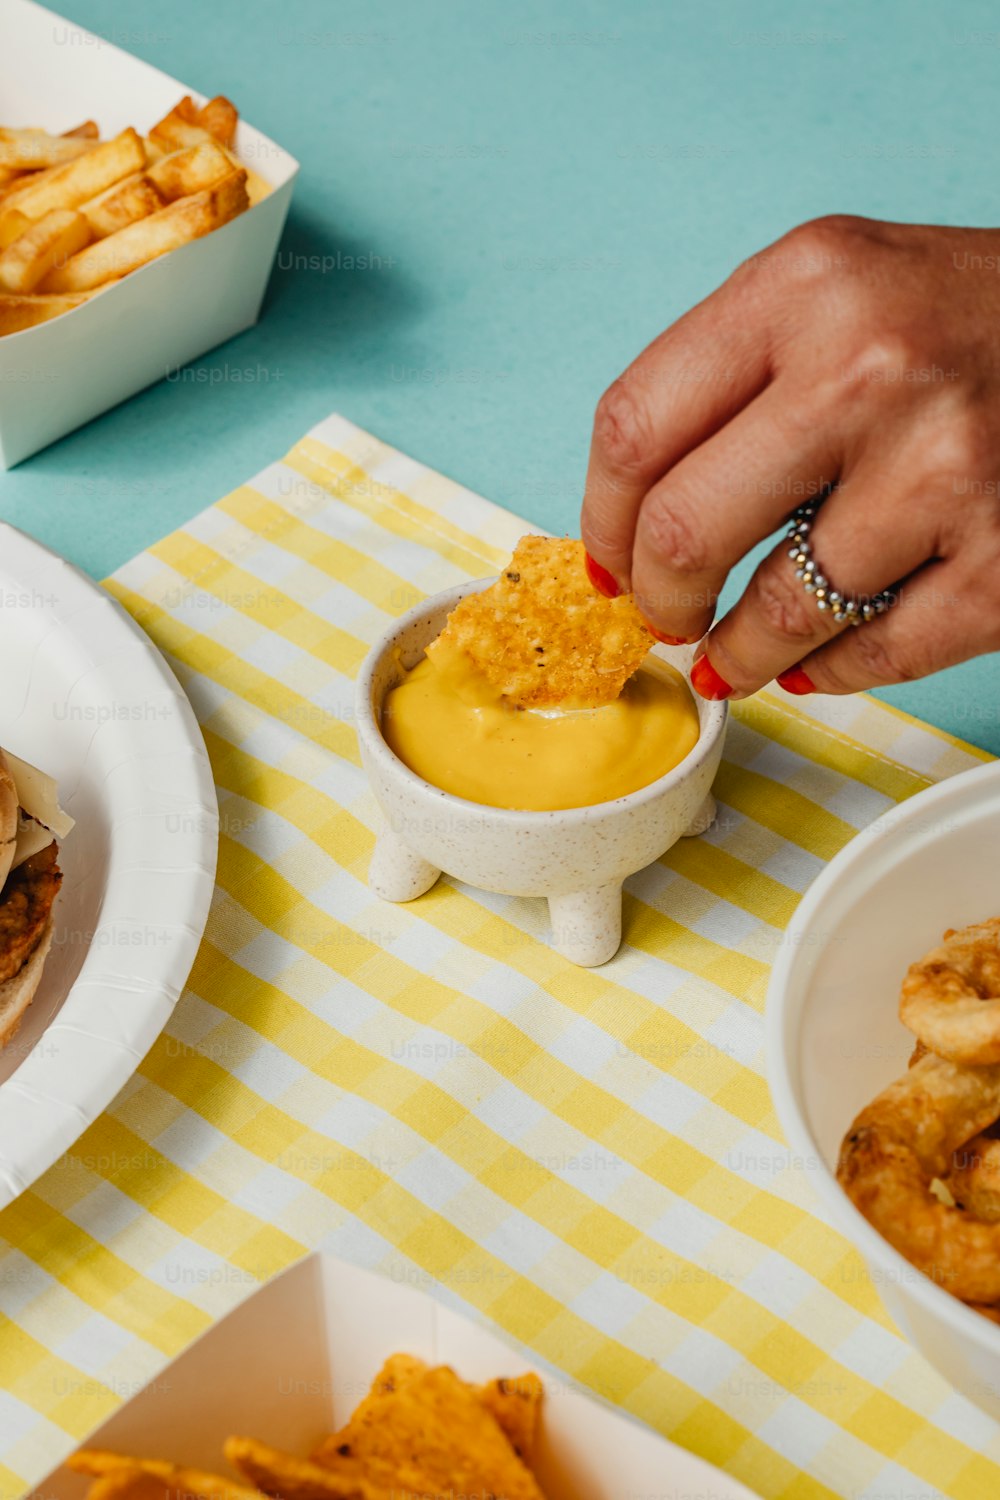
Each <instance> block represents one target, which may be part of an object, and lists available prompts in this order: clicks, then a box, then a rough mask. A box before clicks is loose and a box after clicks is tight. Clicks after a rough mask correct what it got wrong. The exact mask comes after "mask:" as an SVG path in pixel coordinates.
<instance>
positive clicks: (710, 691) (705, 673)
mask: <svg viewBox="0 0 1000 1500" xmlns="http://www.w3.org/2000/svg"><path fill="white" fill-rule="evenodd" d="M691 686H692V687H693V688H694V690H695V692H696V693H697V694H698V695H699V697H701V698H709V699H711V700H712V701H713V702H717V701H718V700H719V699H720V698H728V697H729V694H730V693H731V692H732V688H731V687H730V686H729V683H728V682H727V681H726V679H725V678H724V677H720V676H719V674H718V672H717V671H716V670H715V668H714V667H713V666H712V663H711V662H710V661H709V659H708V657H707V656H699V658H698V660H697V661H696V662H695V664H694V666H693V667H692V668H691Z"/></svg>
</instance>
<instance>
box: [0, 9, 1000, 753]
mask: <svg viewBox="0 0 1000 1500" xmlns="http://www.w3.org/2000/svg"><path fill="white" fill-rule="evenodd" d="M53 3H54V4H55V8H57V9H60V10H61V11H62V12H63V13H64V14H67V15H68V16H69V17H70V18H71V19H72V20H74V21H76V22H78V23H80V24H81V25H83V26H86V27H89V28H90V29H91V30H93V31H95V32H97V33H98V34H99V35H102V36H104V37H107V38H108V39H110V40H111V41H113V42H115V43H117V44H118V45H120V46H122V47H124V48H125V49H126V50H128V51H130V52H134V53H136V54H138V55H139V56H141V57H143V58H146V59H147V60H148V61H149V62H151V63H153V64H155V65H156V66H157V67H160V68H162V69H164V70H165V71H166V72H168V73H171V74H173V75H175V76H176V77H178V78H180V79H182V80H184V82H185V83H186V84H188V85H190V86H191V87H193V88H196V89H199V90H202V91H204V92H206V93H216V92H222V93H226V94H228V95H230V96H231V97H232V98H233V99H234V100H235V101H236V102H237V103H238V105H239V106H240V108H241V110H242V111H243V112H244V114H245V115H246V116H247V118H248V119H249V120H251V121H252V123H253V124H255V125H256V126H257V127H259V128H260V129H261V130H263V131H264V132H265V133H266V134H268V135H269V136H272V137H273V138H274V139H275V140H277V141H279V142H280V143H281V144H282V145H284V146H285V147H287V149H288V150H289V151H291V152H292V154H293V155H295V156H296V157H298V158H299V160H300V161H301V163H302V174H301V176H300V178H299V181H298V183H297V185H296V191H295V197H294V200H293V204H292V210H291V215H290V218H289V223H288V226H287V229H286V233H285V238H284V241H283V245H282V252H281V257H280V262H281V263H280V264H279V266H278V268H277V269H276V271H275V274H274V276H273V278H272V282H271V287H270V291H269V293H268V298H267V301H266V304H265V309H264V315H263V319H262V321H261V323H260V325H259V326H258V327H257V328H255V329H252V330H250V331H249V332H248V333H246V334H244V335H243V336H242V337H241V338H239V339H237V340H235V341H233V342H231V343H230V344H228V345H226V346H224V347H223V348H221V349H218V350H216V351H215V352H214V353H212V354H210V355H209V356H208V357H207V358H205V359H204V360H202V361H200V366H201V367H203V368H204V369H205V370H206V371H211V372H214V375H213V376H211V377H209V376H206V377H204V378H203V379H201V380H197V381H194V380H187V381H185V380H175V381H172V382H162V383H161V384H160V385H158V386H156V387H154V388H152V389H150V390H148V391H146V392H144V393H143V394H141V395H139V396H137V397H135V398H134V399H133V400H131V401H128V402H127V403H125V404H124V405H122V406H120V407H118V408H117V409H116V410H114V411H112V412H110V413H109V414H107V415H106V416H104V417H102V418H100V419H99V420H97V421H95V422H92V423H91V424H90V425H89V426H87V427H85V428H83V429H82V430H80V431H79V432H77V433H75V434H73V435H71V436H70V437H68V438H66V439H64V440H63V441H62V442H61V443H58V444H56V445H55V446H54V447H52V448H50V449H48V450H47V451H46V452H44V453H42V454H40V455H38V456H37V457H35V458H33V459H31V460H29V461H27V462H26V463H24V464H22V465H21V466H20V467H19V468H18V469H16V470H14V471H12V472H11V473H9V474H6V475H0V515H2V516H3V517H4V518H5V519H7V520H10V521H12V522H13V523H14V524H15V525H17V526H20V527H22V528H23V529H24V530H26V531H28V532H31V533H32V534H33V535H35V536H37V537H39V538H41V539H42V540H43V541H44V542H46V543H48V544H49V545H50V546H52V547H54V548H57V549H58V550H59V551H61V552H63V553H64V554H65V555H66V556H68V557H69V558H71V559H72V560H73V561H74V562H76V563H78V564H79V565H80V566H81V567H83V568H84V569H86V570H87V571H88V572H89V573H91V574H93V575H94V576H95V577H103V576H104V575H106V574H108V573H110V572H111V571H112V570H113V569H114V568H116V567H117V566H118V565H119V564H120V563H122V562H124V561H125V560H126V559H127V558H128V557H130V556H131V555H133V554H134V553H135V552H137V551H139V550H141V549H142V548H143V547H145V546H147V545H149V544H150V543H151V542H153V541H155V540H156V539H157V538H158V537H160V536H162V535H164V534H165V533H167V532H169V531H171V530H172V529H174V528H175V527H176V526H178V525H180V524H181V523H182V522H183V521H185V520H186V519H188V518H189V517H190V516H192V515H193V514H195V513H196V512H197V511H198V510H200V509H202V508H203V507H204V506H205V505H207V504H209V503H210V502H211V501H213V500H215V499H217V498H218V497H219V496H220V495H222V494H224V493H226V492H227V491H228V490H230V489H232V488H233V487H234V486H236V485H237V484H239V483H240V482H242V481H243V480H244V479H246V478H248V477H249V476H250V475H252V474H253V473H254V472H255V471H256V470H257V469H259V468H261V467H263V466H264V465H265V464H267V463H268V462H270V461H272V460H273V459H276V458H278V457H280V456H281V455H282V454H283V453H284V452H285V451H286V450H287V448H288V447H289V446H290V445H291V444H292V442H293V441H294V440H295V439H296V438H297V437H299V436H300V435H301V434H302V433H303V432H304V431H305V430H306V429H307V428H308V427H309V426H310V425H311V424H312V423H314V422H316V421H318V420H319V419H320V418H321V417H323V416H325V415H326V414H327V413H328V412H330V411H332V410H338V411H340V412H342V413H344V414H345V415H346V416H348V417H349V418H351V419H352V420H353V421H355V422H357V423H359V424H360V425H361V426H363V427H366V428H368V429H370V430H371V431H372V432H374V433H376V434H377V435H378V436H379V437H381V438H383V439H385V440H386V441H387V442H389V443H392V444H393V445H395V446H397V447H399V448H402V449H404V450H405V451H406V452H408V453H410V454H412V455H413V456H414V457H415V458H418V459H420V460H422V461H423V462H425V463H428V464H430V465H432V466H433V467H435V468H437V469H440V470H442V471H443V472H445V473H446V474H449V475H451V476H452V477H454V478H456V479H458V480H461V481H462V482H463V483H465V484H467V485H469V486H471V487H472V488H473V489H476V490H479V491H481V492H482V493H483V494H485V495H488V496H489V497H490V498H491V499H493V500H496V501H498V502H499V503H500V504H503V505H506V506H509V507H511V508H512V509H514V510H516V511H520V512H521V513H523V514H524V515H525V516H527V517H529V518H530V519H531V520H532V521H534V522H535V523H536V524H539V525H542V526H546V527H549V528H551V529H553V530H556V531H560V530H576V528H577V517H578V510H579V501H580V494H581V485H582V480H583V474H584V469H585V463H586V456H587V446H588V440H589V430H590V422H591V417H592V413H593V408H594V404H595V402H596V400H597V398H598V396H599V395H600V393H601V391H602V389H603V388H604V387H605V386H606V385H607V384H609V382H610V381H611V380H612V379H613V378H614V377H615V375H617V374H618V373H619V372H620V370H621V369H622V367H623V366H624V365H625V364H626V363H627V362H628V361H629V360H630V359H631V358H632V356H633V355H634V354H636V353H637V352H638V350H639V349H640V348H641V347H642V346H643V345H644V344H645V343H647V342H648V340H649V339H650V338H652V337H653V336H654V335H655V334H656V333H657V332H659V330H660V329H661V328H663V327H664V326H665V325H666V324H668V323H669V322H671V321H672V320H673V319H674V318H676V317H677V316H678V315H679V314H680V313H682V312H683V311H684V310H685V309H686V308H687V307H689V306H690V305H691V304H692V303H693V302H695V301H697V300H699V299H700V298H702V297H704V296H705V295H706V294H707V293H708V292H710V291H711V290H712V288H713V287H714V286H716V285H717V284H718V283H719V282H720V281H722V280H723V279H724V278H725V277H726V276H727V275H728V274H729V272H730V271H731V270H732V268H733V267H734V266H735V265H736V264H737V262H738V261H740V260H741V259H743V258H744V257H746V256H747V255H750V254H752V253H753V252H754V251H757V250H759V249H761V248H763V247H764V246H766V245H767V244H768V243H769V242H770V241H772V240H773V239H775V238H776V237H777V236H778V235H780V234H782V233H783V232H784V231H785V230H786V229H788V228H789V227H791V226H792V225H793V224H795V223H796V222H798V221H800V220H802V219H806V218H810V217H812V216H815V215H817V214H822V213H827V212H831V211H846V212H853V213H862V214H868V215H873V216H876V217H882V218H893V219H903V220H914V221H920V220H923V221H935V222H949V223H956V224H966V223H970V224H991V223H994V224H995V223H997V222H998V219H1000V200H998V187H997V172H996V141H997V134H996V131H997V126H996V119H997V112H996V97H997V96H996V80H997V76H998V69H1000V13H998V12H997V11H996V9H995V7H993V6H992V5H991V4H990V3H989V0H963V3H956V4H953V5H951V6H949V7H945V6H943V5H941V4H940V3H939V0H849V3H844V0H839V3H826V0H818V3H814V4H810V5H809V6H803V5H798V4H794V3H791V0H757V3H749V0H697V3H694V0H621V3H618V4H615V5H611V4H599V3H596V0H502V3H492V0H367V3H364V4H361V3H354V0H343V3H340V0H337V3H329V0H285V3H281V4H275V3H274V0H212V3H211V4H206V3H205V0H173V3H171V4H170V5H163V4H160V3H157V4H155V5H152V4H149V3H148V0H135V3H130V4H129V5H128V6H127V7H126V6H124V5H123V4H121V0H64V3H63V5H61V6H60V5H59V3H58V0H53ZM0 5H2V0H0ZM85 60H86V59H85V54H82V55H81V66H83V65H85ZM6 61H8V60H7V59H5V62H6ZM98 105H99V101H95V113H98ZM0 115H2V100H0ZM38 123H40V124H43V123H44V121H39V122H38ZM146 123H151V122H143V121H138V122H137V124H140V125H141V124H146ZM309 257H313V258H315V260H314V262H313V264H315V263H316V262H319V263H320V264H321V263H322V259H323V257H327V258H329V257H332V258H333V260H334V261H335V262H336V268H335V269H332V270H322V269H308V266H309V264H310V261H309V259H308V258H309ZM303 258H305V259H303ZM304 266H305V267H307V268H305V269H303V267H304ZM212 380H214V382H215V383H211V381H212ZM752 562H753V559H750V560H748V561H747V562H745V563H744V564H743V565H742V566H741V568H740V569H738V570H737V572H736V573H735V574H734V575H733V578H732V579H731V580H730V585H729V587H728V589H727V594H726V596H725V597H724V601H723V602H724V603H726V602H731V600H732V599H733V598H734V597H735V593H736V591H737V589H738V588H739V587H740V584H741V582H742V581H744V580H745V578H746V577H747V576H748V572H749V569H750V567H751V566H752ZM880 696H883V697H885V698H886V699H888V700H889V701H890V702H892V703H895V704H897V705H898V706H900V707H902V708H905V709H907V710H909V711H910V712H911V713H914V714H917V715H919V716H920V717H922V718H925V719H927V720H930V721H931V722H933V723H935V724H937V725H939V726H941V727H943V728H946V729H948V730H950V731H951V732H952V733H954V734H958V735H960V736H962V737H963V738H966V739H969V740H971V741H973V742H974V743H976V744H979V745H981V746H983V747H985V748H988V749H990V750H992V751H994V752H995V753H998V754H1000V658H998V657H995V656H994V657H989V658H981V659H979V660H978V661H976V662H972V663H968V664H966V665H965V666H963V667H960V668H957V669H954V670H952V671H949V672H946V673H941V674H939V675H938V676H936V677H934V678H930V679H927V680H925V681H923V682H920V683H913V684H909V685H907V686H905V687H899V688H894V689H889V690H886V691H884V692H883V693H882V694H881V695H880Z"/></svg>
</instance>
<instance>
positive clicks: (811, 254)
mask: <svg viewBox="0 0 1000 1500" xmlns="http://www.w3.org/2000/svg"><path fill="white" fill-rule="evenodd" d="M862 222H863V221H862V220H859V219H856V218H854V217H853V216H852V215H851V214H824V215H823V216H822V217H821V218H818V219H807V220H806V222H805V223H804V224H797V225H796V226H795V228H794V229H792V230H790V231H789V232H788V234H786V235H785V237H784V239H782V240H780V241H779V245H780V247H781V251H782V254H783V258H784V260H785V262H786V266H785V269H786V270H787V279H788V281H789V282H791V283H792V284H793V285H805V286H810V285H812V284H813V283H814V282H817V281H822V280H824V279H826V278H827V277H828V276H829V275H830V273H831V272H834V271H839V270H842V269H844V267H845V266H846V265H847V264H848V263H849V261H850V259H851V256H852V253H853V252H854V251H855V248H856V240H857V237H858V229H859V225H860V224H861V223H862Z"/></svg>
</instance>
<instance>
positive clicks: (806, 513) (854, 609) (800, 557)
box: [788, 504, 896, 625]
mask: <svg viewBox="0 0 1000 1500" xmlns="http://www.w3.org/2000/svg"><path fill="white" fill-rule="evenodd" d="M816 510H817V506H816V505H814V504H806V505H800V506H799V508H798V509H797V510H795V511H793V512H792V519H791V522H790V524H789V527H788V540H789V542H790V543H791V545H790V546H789V548H788V556H789V557H790V558H791V560H792V562H793V563H794V564H795V576H796V578H800V579H801V580H802V587H803V588H804V589H805V591H806V593H807V594H812V596H813V598H814V599H815V600H816V608H817V609H820V610H824V611H826V610H831V611H832V613H833V618H834V620H835V621H836V622H837V624H838V625H863V624H864V623H865V622H866V621H867V620H874V619H875V617H876V616H877V615H884V614H885V612H886V610H887V609H889V607H890V606H891V605H892V604H894V603H895V601H896V593H895V590H893V589H883V590H882V592H881V593H878V594H844V593H842V592H841V591H840V589H835V588H834V587H833V585H832V584H831V583H830V581H829V579H828V578H827V576H826V574H825V573H824V572H823V571H822V569H821V568H820V566H819V563H818V562H817V561H816V559H815V557H813V550H812V543H811V542H810V540H809V533H810V532H811V531H812V526H813V520H814V519H815V516H816Z"/></svg>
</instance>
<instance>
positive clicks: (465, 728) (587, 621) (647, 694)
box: [379, 536, 700, 812]
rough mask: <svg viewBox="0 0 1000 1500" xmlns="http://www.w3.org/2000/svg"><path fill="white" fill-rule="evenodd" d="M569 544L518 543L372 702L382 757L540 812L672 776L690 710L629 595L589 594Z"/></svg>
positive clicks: (437, 782)
mask: <svg viewBox="0 0 1000 1500" xmlns="http://www.w3.org/2000/svg"><path fill="white" fill-rule="evenodd" d="M585 556H586V554H585V552H584V548H583V543H582V542H580V541H575V540H573V539H571V538H567V537H561V538H551V537H543V536H526V537H522V539H521V540H520V542H518V544H517V547H516V548H515V551H514V555H513V557H512V558H511V560H510V562H509V563H508V565H507V566H506V567H505V568H504V570H503V572H502V573H501V574H500V576H499V578H498V579H497V580H496V582H495V583H493V584H491V585H490V586H489V587H488V588H486V589H483V590H480V591H478V592H472V593H468V594H466V595H465V596H464V597H463V598H462V599H461V600H460V601H459V603H458V604H457V605H456V607H455V608H454V609H453V610H452V612H451V614H450V615H449V616H448V618H447V621H446V622H445V625H444V628H443V629H442V631H441V633H440V634H439V635H438V637H437V639H436V640H434V641H431V643H430V644H429V645H428V646H427V647H426V651H425V656H424V659H423V660H421V661H418V662H417V663H416V664H415V665H414V666H413V667H411V668H410V669H409V670H408V671H406V672H405V673H404V674H403V677H402V680H400V681H399V682H397V683H396V684H395V686H393V687H392V688H391V689H390V690H389V692H388V693H387V694H386V696H385V698H384V700H383V703H382V706H381V712H380V718H379V725H380V728H381V731H382V736H383V738H384V740H385V742H386V744H387V745H388V746H389V748H390V750H392V751H393V752H394V754H395V755H396V756H397V757H398V758H399V759H400V760H401V761H402V762H403V763H404V764H405V765H406V766H408V767H409V769H410V770H411V771H414V772H416V774H417V775H418V776H420V777H422V778H423V779H424V780H425V781H427V782H429V783H430V784H431V785H432V786H435V787H438V788H439V789H440V790H442V791H445V792H450V793H452V794H453V795H454V796H458V797H462V798H465V799H466V800H467V801H470V802H477V803H482V804H485V805H486V806H491V807H506V808H512V809H518V810H521V811H526V812H551V811H555V810H557V809H560V808H570V807H587V806H591V805H593V804H595V803H601V802H611V801H614V800H615V799H616V798H618V797H624V796H628V795H629V794H630V793H632V792H635V791H638V790H640V788H642V787H645V786H648V785H649V784H650V783H651V782H653V781H656V780H657V779H658V778H659V777H661V776H663V775H665V774H666V772H668V771H670V770H672V769H673V768H674V766H676V765H678V764H679V762H680V761H682V760H683V759H684V757H685V756H686V755H687V754H688V752H689V751H690V750H691V749H692V748H693V747H694V745H695V744H696V743H697V740H698V736H699V732H700V721H699V717H698V710H697V708H696V706H695V703H694V699H693V697H692V694H691V692H690V689H689V688H688V685H687V683H686V682H685V680H684V677H683V676H682V674H681V673H680V672H679V671H677V670H676V669H675V668H674V667H673V666H672V665H670V664H669V663H668V662H667V661H666V660H664V659H663V658H662V656H660V655H650V652H651V650H652V648H653V646H654V645H655V642H654V639H653V637H652V635H651V634H650V633H649V631H648V630H647V628H646V625H645V623H644V622H643V619H642V616H641V615H640V614H639V611H638V609H637V608H636V606H635V603H634V601H633V600H632V599H631V597H629V596H627V595H622V596H620V597H619V598H617V599H608V598H606V597H605V596H604V595H603V594H599V593H598V592H597V590H596V589H595V588H594V587H593V585H592V583H591V581H590V579H589V578H588V577H587V572H586V568H585V564H584V559H585Z"/></svg>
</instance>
